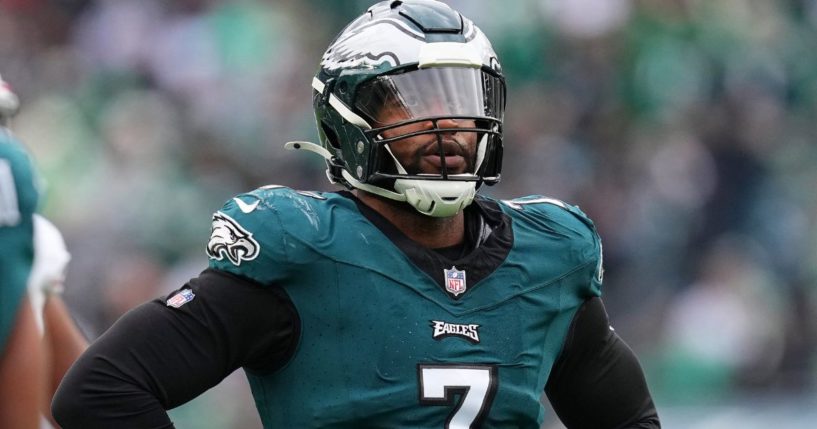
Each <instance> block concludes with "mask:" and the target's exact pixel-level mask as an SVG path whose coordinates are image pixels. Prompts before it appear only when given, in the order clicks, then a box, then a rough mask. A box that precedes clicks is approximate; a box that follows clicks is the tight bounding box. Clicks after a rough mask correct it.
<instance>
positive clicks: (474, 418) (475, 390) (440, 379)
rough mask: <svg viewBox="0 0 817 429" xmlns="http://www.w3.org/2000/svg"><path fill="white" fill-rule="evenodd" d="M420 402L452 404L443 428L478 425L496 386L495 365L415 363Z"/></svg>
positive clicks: (470, 427)
mask: <svg viewBox="0 0 817 429" xmlns="http://www.w3.org/2000/svg"><path fill="white" fill-rule="evenodd" d="M417 372H418V376H419V378H420V404H422V405H454V404H455V402H454V394H459V395H460V400H459V402H457V403H456V405H455V407H454V411H453V412H452V413H451V414H450V415H449V416H448V420H446V423H445V427H446V429H475V428H478V427H481V425H482V421H483V420H484V419H485V417H486V416H487V415H488V410H489V409H490V408H491V402H493V400H494V395H495V394H496V389H497V384H498V380H497V376H496V367H495V366H491V365H425V364H419V365H417Z"/></svg>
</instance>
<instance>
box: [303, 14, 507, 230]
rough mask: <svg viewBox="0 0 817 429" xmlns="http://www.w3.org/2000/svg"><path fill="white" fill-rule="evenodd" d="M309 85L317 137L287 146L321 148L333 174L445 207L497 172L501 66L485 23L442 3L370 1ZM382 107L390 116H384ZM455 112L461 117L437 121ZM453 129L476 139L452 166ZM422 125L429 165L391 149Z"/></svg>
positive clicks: (431, 208)
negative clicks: (425, 167)
mask: <svg viewBox="0 0 817 429" xmlns="http://www.w3.org/2000/svg"><path fill="white" fill-rule="evenodd" d="M312 88H313V89H314V91H313V107H314V110H315V119H316V121H317V126H318V133H319V136H320V140H321V147H317V145H309V144H308V143H303V142H293V143H291V144H290V147H293V146H295V147H296V148H299V149H308V150H311V151H314V152H317V153H319V154H321V155H322V156H323V157H324V158H325V159H326V160H327V166H328V168H327V176H328V177H329V180H330V181H331V182H332V183H340V184H342V185H345V186H346V187H348V188H350V189H352V188H357V189H361V190H364V191H367V192H370V193H373V194H376V195H379V196H381V197H385V198H389V199H393V200H397V201H405V202H407V203H409V204H410V205H411V206H413V207H414V208H415V209H416V210H417V211H419V212H420V213H423V214H425V215H429V216H434V217H447V216H452V215H454V214H456V213H457V212H459V211H460V210H462V209H463V208H464V207H465V206H467V205H468V204H470V203H471V201H472V200H473V198H474V195H475V193H476V190H477V189H478V188H479V186H481V185H482V184H483V183H485V184H488V185H493V184H495V183H497V182H499V180H500V171H501V163H502V120H503V114H504V108H505V79H504V76H503V74H502V69H501V66H500V64H499V61H498V60H497V57H496V53H495V52H494V50H493V48H492V47H491V43H490V42H489V41H488V39H487V37H485V35H484V34H483V33H482V31H480V29H479V28H477V26H476V25H474V24H473V23H472V22H471V21H470V20H468V19H467V18H465V17H463V16H462V15H461V14H460V13H459V12H457V11H455V10H453V9H452V8H450V7H449V6H448V5H446V4H444V3H441V2H438V1H434V0H413V1H409V0H406V1H383V2H380V3H377V4H375V5H373V6H371V7H370V8H369V9H368V11H366V13H364V14H363V15H362V16H360V17H358V18H357V19H355V20H354V21H352V22H351V23H350V24H349V25H347V26H346V28H344V29H343V30H342V31H341V32H340V34H339V35H338V36H337V37H336V38H335V40H334V41H333V42H332V43H331V45H330V46H329V48H328V49H327V50H326V53H324V55H323V58H322V60H321V63H320V70H319V71H318V73H317V75H316V76H315V77H314V78H313V80H312ZM384 110H387V111H388V112H390V113H391V115H389V117H390V119H391V120H384V119H383V118H382V117H383V112H384ZM395 112H397V113H399V115H397V116H395V115H394V113H395ZM395 118H397V119H395ZM452 121H453V123H455V124H458V125H456V127H452V126H451V125H449V126H441V125H440V124H441V123H442V122H446V123H449V124H450V123H451V122H452ZM454 128H455V129H454ZM456 133H460V134H466V133H470V137H471V139H470V141H472V142H474V143H473V145H472V146H473V147H472V148H470V149H469V150H467V151H466V153H463V152H462V150H460V151H459V152H457V153H456V155H461V156H463V157H466V158H468V159H466V160H465V162H464V163H463V162H462V161H461V160H459V158H456V159H457V160H458V161H456V162H457V163H458V168H456V169H455V168H453V166H452V164H453V163H455V161H452V160H454V159H455V158H454V157H453V156H452V155H455V154H452V153H451V151H452V148H451V147H452V143H451V141H450V137H446V135H451V134H456ZM421 135H422V136H426V137H428V138H427V139H426V141H428V144H424V147H427V149H425V152H424V156H430V157H435V159H434V160H432V161H430V162H431V164H432V165H434V166H435V168H437V169H438V170H439V171H437V172H435V173H433V174H430V173H429V172H428V171H427V170H425V171H419V170H418V169H416V168H412V167H411V166H410V165H404V164H406V162H405V161H404V162H401V161H400V160H399V157H398V156H396V155H395V152H396V150H395V149H396V147H395V146H394V145H399V144H403V143H405V141H406V140H405V139H408V138H412V137H415V136H421ZM429 136H430V137H429ZM446 139H449V140H448V141H447V142H446ZM310 146H311V147H310ZM453 150H454V151H457V148H456V147H454V148H453ZM436 156H439V158H436ZM463 164H465V167H463Z"/></svg>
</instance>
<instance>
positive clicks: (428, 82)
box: [355, 67, 505, 127]
mask: <svg viewBox="0 0 817 429" xmlns="http://www.w3.org/2000/svg"><path fill="white" fill-rule="evenodd" d="M504 101H505V96H504V85H503V83H502V80H501V79H500V78H498V77H495V76H493V75H491V74H490V73H487V72H484V71H482V70H480V69H472V68H454V67H446V68H428V69H418V70H412V71H410V72H406V73H401V74H393V75H383V76H378V77H376V78H374V79H372V80H371V81H369V82H366V83H365V84H364V85H362V86H361V87H360V88H359V89H358V92H357V94H356V97H355V107H356V108H357V110H358V111H359V112H360V113H363V114H364V115H365V116H366V117H367V118H368V119H369V120H371V121H372V122H373V125H374V127H383V126H388V125H392V124H397V123H400V122H405V121H411V120H416V119H420V118H429V117H473V118H486V117H487V118H493V119H497V120H500V121H501V120H502V113H503V112H502V111H503V108H504Z"/></svg>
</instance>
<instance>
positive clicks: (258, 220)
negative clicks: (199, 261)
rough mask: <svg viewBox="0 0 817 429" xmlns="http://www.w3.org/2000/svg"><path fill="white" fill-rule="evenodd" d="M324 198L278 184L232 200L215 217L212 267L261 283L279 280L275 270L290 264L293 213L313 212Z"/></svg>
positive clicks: (210, 251) (209, 252) (209, 248)
mask: <svg viewBox="0 0 817 429" xmlns="http://www.w3.org/2000/svg"><path fill="white" fill-rule="evenodd" d="M322 199H325V197H323V196H322V195H320V194H318V193H314V192H309V191H296V190H294V189H291V188H287V187H284V186H279V185H267V186H262V187H260V188H258V189H256V190H254V191H252V192H248V193H244V194H239V195H237V196H235V197H233V198H231V199H229V200H228V201H227V202H226V203H225V204H224V206H222V208H221V209H220V210H218V211H217V212H215V213H214V214H213V217H212V228H211V231H210V239H209V241H208V243H207V256H208V257H209V258H210V266H211V267H212V268H216V269H219V270H223V271H227V272H232V273H235V274H239V275H243V276H245V277H249V278H252V279H254V280H256V281H259V282H261V283H267V282H270V281H273V280H274V278H275V277H276V275H275V273H274V272H273V271H272V267H275V266H283V265H285V264H284V263H285V262H286V261H287V257H288V256H287V249H286V248H285V241H286V234H287V231H288V229H290V228H288V227H287V225H288V224H291V223H293V222H294V221H295V219H294V218H295V216H296V215H295V214H294V213H293V212H299V213H300V212H303V211H305V210H307V211H308V210H310V204H314V202H315V201H320V200H322Z"/></svg>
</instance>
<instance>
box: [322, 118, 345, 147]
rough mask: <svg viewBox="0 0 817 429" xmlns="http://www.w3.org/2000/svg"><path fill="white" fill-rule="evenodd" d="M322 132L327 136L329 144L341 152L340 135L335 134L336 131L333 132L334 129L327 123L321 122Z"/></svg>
mask: <svg viewBox="0 0 817 429" xmlns="http://www.w3.org/2000/svg"><path fill="white" fill-rule="evenodd" d="M321 131H323V135H324V136H326V140H327V141H328V142H329V144H330V145H331V146H332V147H333V148H335V149H338V150H340V140H338V134H337V133H336V132H335V130H333V129H332V127H330V126H329V124H327V123H326V122H324V121H321Z"/></svg>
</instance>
